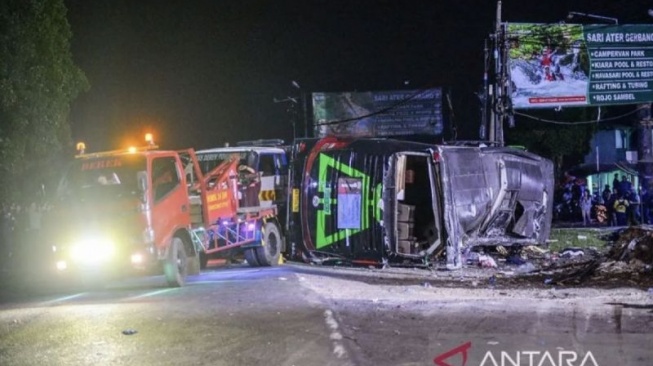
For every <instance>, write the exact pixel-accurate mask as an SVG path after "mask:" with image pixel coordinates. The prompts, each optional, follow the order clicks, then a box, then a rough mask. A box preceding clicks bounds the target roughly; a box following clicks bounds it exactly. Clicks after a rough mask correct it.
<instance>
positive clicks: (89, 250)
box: [70, 238, 115, 263]
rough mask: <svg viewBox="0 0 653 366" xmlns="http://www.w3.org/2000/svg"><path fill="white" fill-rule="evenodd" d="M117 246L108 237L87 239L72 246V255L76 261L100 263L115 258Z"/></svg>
mask: <svg viewBox="0 0 653 366" xmlns="http://www.w3.org/2000/svg"><path fill="white" fill-rule="evenodd" d="M114 254H115V246H114V244H113V242H112V241H111V240H109V239H106V238H94V239H86V240H82V241H79V242H77V243H75V244H74V245H73V246H72V247H71V251H70V256H71V257H72V259H73V260H74V261H76V262H84V263H99V262H106V261H109V260H110V259H111V258H113V256H114Z"/></svg>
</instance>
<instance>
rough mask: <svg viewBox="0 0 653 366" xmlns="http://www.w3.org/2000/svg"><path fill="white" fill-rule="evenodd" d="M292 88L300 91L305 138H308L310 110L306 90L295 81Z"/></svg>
mask: <svg viewBox="0 0 653 366" xmlns="http://www.w3.org/2000/svg"><path fill="white" fill-rule="evenodd" d="M292 86H293V87H295V88H296V89H297V90H298V91H299V94H300V95H299V99H300V100H301V103H302V114H303V118H304V137H308V108H307V107H306V103H307V100H306V92H305V91H304V89H302V87H301V86H299V83H298V82H296V81H295V80H293V81H292Z"/></svg>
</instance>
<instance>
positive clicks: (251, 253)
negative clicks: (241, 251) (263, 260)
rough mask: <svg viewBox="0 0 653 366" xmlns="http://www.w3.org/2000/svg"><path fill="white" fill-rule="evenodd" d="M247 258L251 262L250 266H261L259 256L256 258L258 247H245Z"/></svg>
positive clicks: (248, 262)
mask: <svg viewBox="0 0 653 366" xmlns="http://www.w3.org/2000/svg"><path fill="white" fill-rule="evenodd" d="M245 260H247V264H249V266H250V267H258V266H260V264H259V263H258V258H256V249H254V248H249V249H245Z"/></svg>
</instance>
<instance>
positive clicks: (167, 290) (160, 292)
mask: <svg viewBox="0 0 653 366" xmlns="http://www.w3.org/2000/svg"><path fill="white" fill-rule="evenodd" d="M176 289H177V288H164V289H163V290H157V291H152V292H147V293H144V294H142V295H138V296H132V297H130V298H128V299H125V300H124V301H132V300H138V299H142V298H144V297H150V296H156V295H160V294H164V293H166V292H170V291H172V290H176Z"/></svg>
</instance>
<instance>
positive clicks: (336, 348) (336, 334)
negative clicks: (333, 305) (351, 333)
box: [324, 310, 347, 358]
mask: <svg viewBox="0 0 653 366" xmlns="http://www.w3.org/2000/svg"><path fill="white" fill-rule="evenodd" d="M324 320H325V321H326V324H327V326H328V327H329V329H330V330H331V334H330V335H329V338H331V341H332V342H333V353H334V354H335V355H336V357H338V358H343V357H345V356H346V355H347V351H346V350H345V346H344V345H343V344H342V342H341V341H342V334H340V331H339V330H338V322H337V321H336V319H335V318H334V317H333V312H332V311H331V310H325V311H324Z"/></svg>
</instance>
